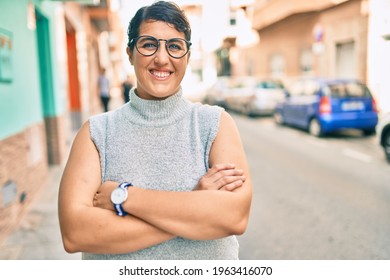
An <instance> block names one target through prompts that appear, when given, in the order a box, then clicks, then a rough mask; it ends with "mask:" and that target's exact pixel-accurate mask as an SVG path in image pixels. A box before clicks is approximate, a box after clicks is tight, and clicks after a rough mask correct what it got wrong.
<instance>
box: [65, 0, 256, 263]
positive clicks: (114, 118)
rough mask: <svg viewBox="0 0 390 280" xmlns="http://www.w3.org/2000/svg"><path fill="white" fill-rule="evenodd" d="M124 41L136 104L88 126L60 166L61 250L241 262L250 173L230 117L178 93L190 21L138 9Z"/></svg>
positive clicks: (164, 8) (168, 11)
mask: <svg viewBox="0 0 390 280" xmlns="http://www.w3.org/2000/svg"><path fill="white" fill-rule="evenodd" d="M128 40H129V41H128V47H127V54H128V56H129V61H130V63H131V64H132V65H133V66H134V69H135V74H136V78H137V87H136V88H133V89H132V90H131V91H130V102H129V103H126V104H124V105H122V106H121V107H120V108H118V109H116V110H114V111H111V112H109V113H108V114H99V115H96V116H92V117H91V118H90V119H89V121H88V122H86V123H85V124H84V125H83V127H82V128H81V129H80V131H79V132H78V135H77V136H76V138H75V141H74V143H73V146H72V149H71V153H70V156H69V159H68V162H67V165H66V167H65V170H64V174H63V177H62V180H61V186H60V193H59V219H60V225H61V233H62V238H63V243H64V247H65V249H66V250H67V251H68V252H83V254H82V256H83V259H142V260H144V259H170V260H172V259H238V253H239V251H238V250H239V245H238V241H237V238H236V236H235V235H240V234H242V233H244V232H245V230H246V227H247V223H248V219H249V211H250V205H251V198H252V186H251V179H250V175H249V168H248V165H247V162H246V157H245V153H244V149H243V146H242V143H241V140H240V136H239V133H238V129H237V127H236V124H235V122H234V120H233V118H232V117H231V116H230V115H229V114H228V113H227V112H225V111H224V110H223V109H222V108H221V107H217V106H209V105H203V104H200V103H192V102H190V101H189V100H187V99H186V98H185V96H184V94H183V92H182V87H181V82H182V79H183V77H184V75H185V72H186V68H187V65H188V62H189V58H190V46H191V42H190V40H191V29H190V26H189V23H188V20H187V18H186V16H185V15H184V13H183V11H181V10H180V8H179V7H178V6H176V5H175V4H174V3H172V2H165V1H159V2H155V3H154V4H152V5H151V6H146V7H143V8H141V9H139V10H138V11H137V13H136V14H135V16H134V18H133V19H132V20H131V21H130V24H129V28H128Z"/></svg>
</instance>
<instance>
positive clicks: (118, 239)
mask: <svg viewBox="0 0 390 280" xmlns="http://www.w3.org/2000/svg"><path fill="white" fill-rule="evenodd" d="M60 224H61V232H62V238H63V243H64V247H65V249H66V251H67V252H69V253H75V252H89V253H101V254H122V253H129V252H133V251H137V250H140V249H144V248H147V247H150V246H153V245H156V244H159V243H162V242H165V241H167V240H169V239H172V238H173V237H174V236H173V235H171V234H169V233H167V232H164V231H163V230H161V229H158V228H156V227H155V226H152V225H151V224H148V223H146V222H145V221H142V220H140V219H138V218H136V217H133V216H131V215H127V216H125V217H119V216H117V215H116V214H115V213H114V212H113V211H110V210H106V209H101V208H97V207H89V206H84V207H79V209H67V210H66V211H63V212H61V211H60Z"/></svg>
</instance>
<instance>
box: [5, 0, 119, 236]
mask: <svg viewBox="0 0 390 280" xmlns="http://www.w3.org/2000/svg"><path fill="white" fill-rule="evenodd" d="M79 2H80V3H77V1H72V2H66V1H49V0H35V1H32V0H20V1H1V2H0V241H1V239H2V238H3V237H4V236H5V235H6V234H7V233H8V232H9V231H11V230H12V229H13V227H14V226H15V225H17V224H18V222H19V220H20V218H21V217H22V216H23V214H24V212H25V210H26V209H27V208H28V206H29V205H30V203H31V202H32V201H33V199H34V197H35V195H36V194H37V193H38V192H39V191H40V190H41V189H42V187H44V185H45V183H46V180H47V175H48V172H49V168H50V166H53V165H59V164H61V163H63V162H64V160H65V159H66V157H67V144H68V143H69V142H70V141H71V140H72V137H73V135H74V134H73V131H75V130H77V129H78V128H79V127H80V125H81V123H82V122H83V121H84V120H85V119H86V117H87V116H89V115H91V114H94V113H97V112H99V111H100V110H101V109H100V106H99V105H100V104H99V100H98V95H97V85H96V84H97V76H98V73H99V68H100V67H101V66H102V59H101V57H102V56H101V54H100V51H99V50H100V49H99V48H101V45H102V44H103V45H104V44H105V42H106V45H108V46H107V47H106V49H108V50H110V51H113V48H112V47H111V46H109V41H108V39H107V40H102V36H101V35H102V33H103V32H107V31H109V26H108V10H109V9H108V4H107V3H108V2H106V1H102V2H101V3H100V4H99V5H98V6H96V4H94V3H93V2H96V1H92V0H91V1H89V2H88V1H86V0H83V1H79ZM103 37H104V36H103ZM106 37H107V36H106ZM109 57H111V56H109ZM115 63H116V62H115V61H112V60H108V61H106V62H105V65H104V66H105V67H108V68H109V69H110V71H111V72H112V75H113V76H116V75H114V73H113V72H114V71H115V69H116V67H115Z"/></svg>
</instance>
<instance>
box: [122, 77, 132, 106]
mask: <svg viewBox="0 0 390 280" xmlns="http://www.w3.org/2000/svg"><path fill="white" fill-rule="evenodd" d="M132 87H133V83H132V81H131V77H130V75H128V76H127V79H126V80H125V81H124V82H123V83H122V93H123V100H124V102H125V103H127V102H129V101H130V90H131V89H132Z"/></svg>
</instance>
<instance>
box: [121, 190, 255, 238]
mask: <svg viewBox="0 0 390 280" xmlns="http://www.w3.org/2000/svg"><path fill="white" fill-rule="evenodd" d="M242 188H244V187H242ZM246 197H247V196H246V195H244V193H243V191H241V192H229V191H215V190H214V191H211V190H210V191H208V190H207V191H193V192H164V191H153V190H144V189H140V188H131V189H130V190H129V198H128V200H127V201H126V202H125V203H124V205H123V206H124V209H125V211H127V212H128V213H130V214H132V215H134V216H137V217H139V218H140V219H142V220H145V221H147V222H148V223H150V224H153V225H155V226H156V227H158V228H161V229H162V230H164V231H167V232H170V233H171V234H173V235H177V236H181V237H183V238H188V239H196V240H205V239H216V238H221V237H225V236H229V235H234V234H242V233H243V231H245V228H246V225H247V221H248V215H249V205H250V199H248V198H246Z"/></svg>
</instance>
